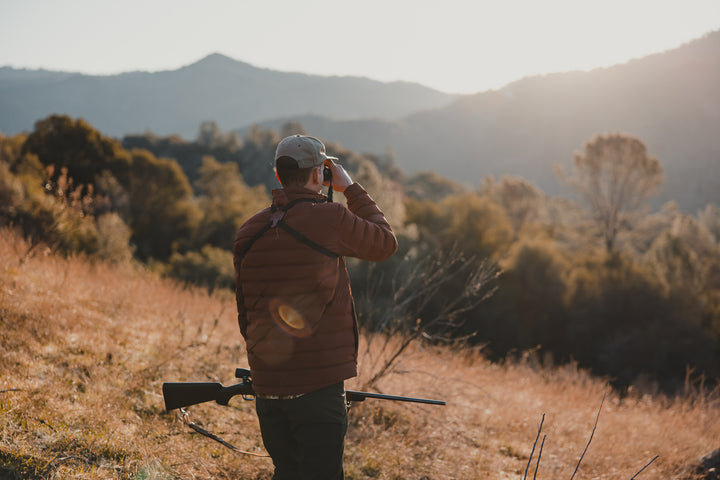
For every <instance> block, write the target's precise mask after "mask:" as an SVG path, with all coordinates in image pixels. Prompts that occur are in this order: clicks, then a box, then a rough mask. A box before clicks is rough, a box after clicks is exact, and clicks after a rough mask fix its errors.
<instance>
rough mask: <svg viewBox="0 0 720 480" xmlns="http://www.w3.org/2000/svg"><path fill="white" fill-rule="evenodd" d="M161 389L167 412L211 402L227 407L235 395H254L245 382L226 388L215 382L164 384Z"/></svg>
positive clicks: (250, 386)
mask: <svg viewBox="0 0 720 480" xmlns="http://www.w3.org/2000/svg"><path fill="white" fill-rule="evenodd" d="M162 388H163V398H164V399H165V409H166V410H168V411H170V410H173V409H175V408H183V407H189V406H190V405H197V404H198V403H205V402H210V401H213V400H214V401H215V402H217V403H218V404H220V405H227V404H228V402H229V401H230V399H231V398H232V397H234V396H235V395H244V396H245V395H254V392H253V389H252V384H250V385H248V384H246V383H245V382H243V383H238V384H235V385H230V386H228V387H224V386H222V384H220V383H217V382H165V383H163V386H162Z"/></svg>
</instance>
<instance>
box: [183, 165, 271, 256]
mask: <svg viewBox="0 0 720 480" xmlns="http://www.w3.org/2000/svg"><path fill="white" fill-rule="evenodd" d="M198 173H199V174H200V178H199V179H198V180H197V181H196V182H195V188H196V189H197V192H198V194H199V197H198V205H199V206H200V209H201V210H202V214H203V216H202V220H201V222H200V226H199V228H198V229H197V232H196V235H195V236H196V238H195V243H196V245H197V246H198V247H201V246H203V245H205V244H211V245H213V246H215V247H220V248H225V249H227V250H232V244H233V239H234V237H235V232H237V230H238V229H239V228H240V226H241V225H242V224H243V223H244V222H245V221H246V220H247V219H249V218H250V216H252V215H253V214H254V213H256V212H257V211H259V210H261V209H263V208H265V207H267V206H268V205H270V198H269V197H268V194H267V192H266V190H265V186H263V185H256V186H255V187H248V186H247V184H246V183H245V181H244V180H243V177H242V175H241V174H240V172H239V171H238V166H237V164H236V163H220V162H218V161H217V160H215V159H214V158H213V157H209V156H206V157H204V158H203V164H202V166H201V167H200V168H199V170H198Z"/></svg>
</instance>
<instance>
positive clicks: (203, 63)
mask: <svg viewBox="0 0 720 480" xmlns="http://www.w3.org/2000/svg"><path fill="white" fill-rule="evenodd" d="M184 68H186V69H187V68H190V69H197V68H202V69H211V70H216V69H248V68H254V67H253V66H252V65H250V64H248V63H244V62H241V61H239V60H235V59H234V58H230V57H228V56H227V55H223V54H222V53H217V52H216V53H211V54H210V55H208V56H206V57H203V58H201V59H200V60H198V61H197V62H195V63H192V64H190V65H188V66H186V67H184Z"/></svg>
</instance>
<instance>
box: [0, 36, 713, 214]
mask: <svg viewBox="0 0 720 480" xmlns="http://www.w3.org/2000/svg"><path fill="white" fill-rule="evenodd" d="M718 85H720V31H716V32H713V33H710V34H708V35H706V36H704V37H703V38H700V39H697V40H695V41H692V42H689V43H687V44H685V45H682V46H680V47H678V48H676V49H673V50H669V51H666V52H663V53H658V54H654V55H650V56H647V57H644V58H641V59H636V60H632V61H630V62H627V63H625V64H621V65H616V66H613V67H609V68H600V69H595V70H592V71H587V72H567V73H556V74H550V75H543V76H534V77H528V78H524V79H521V80H518V81H516V82H513V83H511V84H509V85H507V86H506V87H504V88H502V89H499V90H494V91H487V92H482V93H478V94H475V95H465V96H453V95H447V94H444V93H441V92H437V91H435V90H432V89H429V88H426V87H423V86H421V85H417V84H410V83H400V82H396V83H390V84H384V83H381V82H376V81H373V80H369V79H366V78H356V77H321V76H313V75H305V74H300V73H285V72H275V71H271V70H267V69H261V68H256V67H253V66H251V65H249V64H246V63H243V62H239V61H236V60H233V59H231V58H228V57H225V56H223V55H219V54H214V55H210V56H208V57H206V58H204V59H202V60H200V61H198V62H196V63H194V64H192V65H188V66H186V67H183V68H180V69H178V70H173V71H165V72H157V73H147V72H131V73H125V74H121V75H112V76H106V77H98V76H87V75H80V74H73V73H64V72H48V71H42V70H15V69H12V68H8V67H5V68H0V132H3V133H4V134H14V133H17V132H20V131H29V130H32V128H33V123H34V122H35V121H36V120H38V119H40V118H44V117H46V116H47V115H49V114H51V113H65V114H68V115H71V116H74V117H83V118H85V119H86V120H88V121H89V122H90V123H91V124H92V125H93V126H94V127H95V128H97V129H98V130H100V131H101V132H103V133H104V134H109V135H114V136H118V137H121V136H123V135H127V134H131V133H143V132H145V131H147V130H150V131H152V132H153V133H155V134H157V135H169V134H173V133H178V134H180V135H181V136H183V137H185V138H187V139H193V138H195V136H196V134H197V131H198V127H199V125H200V123H201V122H203V121H215V122H216V123H217V124H218V126H219V127H220V128H221V129H222V130H231V129H238V131H240V132H243V131H246V130H247V128H248V127H249V126H250V125H253V124H259V125H261V126H265V127H272V128H275V129H277V130H279V128H280V127H281V126H282V125H283V124H284V123H285V122H287V121H289V120H295V121H299V122H300V123H301V124H302V125H303V126H304V127H305V129H306V130H307V131H308V132H311V133H312V134H313V135H316V136H319V137H321V138H324V139H327V140H332V141H335V142H339V143H341V144H343V145H344V146H345V147H347V148H350V149H352V150H356V151H359V152H372V153H383V152H386V151H390V152H392V153H393V155H394V157H395V159H396V162H397V163H398V165H399V166H400V167H401V168H402V169H403V170H405V171H407V172H409V173H413V172H417V171H420V170H433V171H436V172H437V173H439V174H440V175H442V176H445V177H448V178H452V179H455V180H458V181H460V182H463V183H466V184H469V185H473V186H474V185H477V184H478V183H479V182H480V181H481V180H482V179H483V178H484V177H486V176H487V175H495V176H498V177H499V176H502V175H516V176H521V177H523V178H526V179H527V180H529V181H531V182H533V183H534V184H536V185H537V186H539V187H540V188H541V189H542V190H543V191H545V192H546V193H548V194H550V195H559V194H560V195H564V194H567V193H569V191H568V189H567V187H565V186H564V185H561V184H560V183H559V181H558V180H557V178H556V176H555V173H554V169H553V165H554V164H555V163H559V164H561V165H564V166H566V167H569V166H570V165H571V163H572V155H573V151H575V150H581V149H582V148H583V144H584V142H586V141H588V140H590V139H591V138H592V137H593V136H594V135H596V134H599V133H606V132H623V133H628V134H630V135H634V136H636V137H638V138H640V139H641V140H642V141H643V142H644V143H645V144H646V145H647V148H648V152H649V153H650V154H652V155H655V156H657V157H658V159H659V160H660V163H661V165H662V167H663V169H664V171H665V181H664V183H663V185H662V190H661V192H660V194H659V195H658V196H657V198H656V199H655V201H654V205H655V206H658V205H659V204H661V203H664V202H666V201H669V200H674V201H676V202H677V203H678V204H679V205H680V206H681V207H682V208H683V209H685V210H687V211H691V212H695V211H696V210H697V209H699V208H703V207H704V206H705V205H706V204H707V203H714V204H716V205H720V87H718Z"/></svg>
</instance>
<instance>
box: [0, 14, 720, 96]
mask: <svg viewBox="0 0 720 480" xmlns="http://www.w3.org/2000/svg"><path fill="white" fill-rule="evenodd" d="M718 29H720V1H718V0H683V1H675V0H674V1H666V0H654V1H653V0H630V1H628V0H606V1H604V2H599V1H592V2H590V1H584V0H546V1H544V2H538V1H534V0H502V1H500V0H496V1H488V0H478V1H468V0H444V1H432V2H431V1H423V0H399V1H393V0H365V1H362V2H347V1H337V0H308V1H303V2H298V1H294V0H285V1H263V2H259V1H245V0H208V1H204V2H198V1H188V0H172V1H169V0H144V1H139V0H125V1H123V2H120V1H114V2H109V1H97V0H71V1H67V2H57V1H51V0H0V66H11V67H15V68H32V69H36V68H43V69H48V70H64V71H73V72H82V73H88V74H114V73H120V72H127V71H138V70H142V71H153V72H154V71H160V70H173V69H177V68H179V67H182V66H185V65H188V64H191V63H193V62H195V61H197V60H199V59H201V58H203V57H204V56H206V55H208V54H211V53H222V54H224V55H227V56H229V57H231V58H234V59H236V60H240V61H243V62H247V63H250V64H252V65H254V66H257V67H263V68H269V69H273V70H280V71H294V72H303V73H309V74H318V75H342V76H344V75H352V76H363V77H369V78H372V79H376V80H381V81H395V80H401V81H410V82H417V83H420V84H423V85H426V86H429V87H433V88H436V89H438V90H441V91H445V92H448V93H474V92H478V91H485V90H489V89H495V88H500V87H502V86H503V85H505V84H507V83H509V82H512V81H514V80H518V79H519V78H522V77H524V76H528V75H534V74H542V73H550V72H559V71H567V70H589V69H592V68H596V67H603V66H609V65H613V64H617V63H624V62H626V61H628V60H630V59H633V58H638V57H642V56H645V55H648V54H651V53H656V52H662V51H664V50H668V49H671V48H675V47H677V46H679V45H681V44H683V43H685V42H688V41H690V40H693V39H696V38H699V37H702V36H703V35H704V34H706V33H709V32H711V31H714V30H718Z"/></svg>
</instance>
